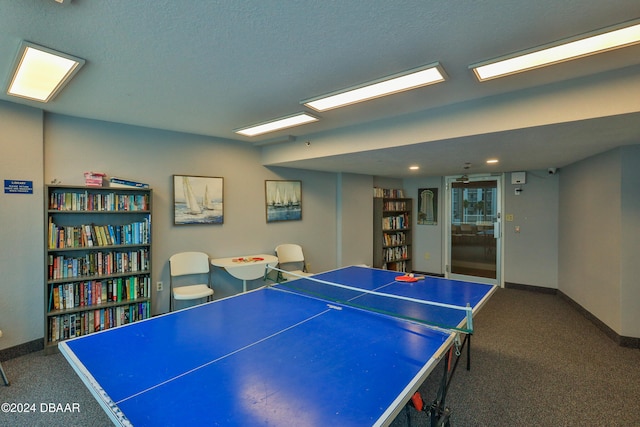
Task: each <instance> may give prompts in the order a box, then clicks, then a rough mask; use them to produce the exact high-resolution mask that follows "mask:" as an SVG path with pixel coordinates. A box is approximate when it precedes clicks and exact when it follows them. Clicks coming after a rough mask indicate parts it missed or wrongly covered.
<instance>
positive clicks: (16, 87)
mask: <svg viewBox="0 0 640 427" xmlns="http://www.w3.org/2000/svg"><path fill="white" fill-rule="evenodd" d="M84 62H85V61H84V59H80V58H75V57H73V56H71V55H67V54H65V53H61V52H56V51H55V50H52V49H49V48H46V47H42V46H38V45H35V44H33V43H29V42H22V45H21V46H20V51H19V53H18V56H17V58H16V61H15V64H14V67H13V70H14V71H13V76H12V78H11V82H10V83H9V88H8V89H7V94H8V95H12V96H17V97H20V98H26V99H31V100H34V101H40V102H49V101H51V100H52V99H53V97H55V96H56V95H57V94H58V93H59V92H60V90H61V89H62V88H63V87H64V86H65V85H66V84H67V83H68V82H69V80H71V78H72V77H73V76H74V75H75V74H76V73H77V72H78V70H79V69H80V67H82V65H84Z"/></svg>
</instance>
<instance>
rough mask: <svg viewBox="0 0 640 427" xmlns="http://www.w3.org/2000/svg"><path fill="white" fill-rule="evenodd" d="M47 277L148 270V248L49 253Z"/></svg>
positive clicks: (84, 275) (73, 276) (62, 277)
mask: <svg viewBox="0 0 640 427" xmlns="http://www.w3.org/2000/svg"><path fill="white" fill-rule="evenodd" d="M48 267H49V268H48V279H49V280H58V279H69V278H75V277H78V278H79V277H87V276H102V275H111V274H116V273H136V272H139V271H147V270H149V249H147V248H143V249H138V250H131V251H122V252H116V251H113V252H102V251H98V252H88V253H86V254H84V256H78V257H69V256H65V255H58V256H54V255H49V259H48Z"/></svg>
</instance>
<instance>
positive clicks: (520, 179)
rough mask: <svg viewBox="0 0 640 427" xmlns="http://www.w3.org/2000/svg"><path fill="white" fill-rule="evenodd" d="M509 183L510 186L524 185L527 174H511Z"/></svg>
mask: <svg viewBox="0 0 640 427" xmlns="http://www.w3.org/2000/svg"><path fill="white" fill-rule="evenodd" d="M511 183H512V184H526V183H527V173H526V172H511Z"/></svg>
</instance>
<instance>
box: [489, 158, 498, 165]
mask: <svg viewBox="0 0 640 427" xmlns="http://www.w3.org/2000/svg"><path fill="white" fill-rule="evenodd" d="M487 163H488V164H495V163H498V159H489V160H487Z"/></svg>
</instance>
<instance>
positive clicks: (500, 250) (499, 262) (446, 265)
mask: <svg viewBox="0 0 640 427" xmlns="http://www.w3.org/2000/svg"><path fill="white" fill-rule="evenodd" d="M458 178H460V175H454V176H445V177H444V183H443V184H444V189H445V197H444V199H445V202H444V204H445V206H444V208H445V221H444V225H445V226H444V227H443V233H444V236H443V239H442V243H443V248H442V253H443V254H444V256H443V258H442V263H443V265H442V271H444V275H445V277H446V278H447V279H453V280H462V281H467V282H478V283H489V284H495V285H498V286H499V287H501V288H503V287H504V262H503V261H504V245H503V244H502V243H503V242H502V237H503V236H504V223H503V215H502V212H504V199H505V198H504V174H499V175H497V174H496V175H492V174H475V175H468V178H469V181H496V182H497V198H498V200H497V206H498V212H497V222H498V225H497V227H495V228H494V233H495V232H496V231H497V232H498V236H497V238H496V239H497V241H496V279H490V278H486V277H478V276H467V275H461V274H452V273H451V271H450V270H451V269H450V265H451V184H452V183H453V182H456V180H457V179H458Z"/></svg>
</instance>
